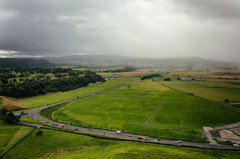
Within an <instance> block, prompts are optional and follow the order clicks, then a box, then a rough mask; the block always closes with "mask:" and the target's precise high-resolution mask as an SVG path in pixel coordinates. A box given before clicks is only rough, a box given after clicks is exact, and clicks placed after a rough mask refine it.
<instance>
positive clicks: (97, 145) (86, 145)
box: [3, 129, 240, 159]
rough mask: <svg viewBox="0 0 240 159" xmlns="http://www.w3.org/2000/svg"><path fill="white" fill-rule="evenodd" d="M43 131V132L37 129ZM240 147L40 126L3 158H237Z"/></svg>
mask: <svg viewBox="0 0 240 159" xmlns="http://www.w3.org/2000/svg"><path fill="white" fill-rule="evenodd" d="M38 131H42V132H43V135H42V136H36V132H38ZM239 155H240V152H239V151H220V152H217V151H216V150H206V149H195V148H184V147H179V146H165V145H157V144H149V143H141V142H131V141H116V140H110V139H100V138H95V137H89V136H85V135H79V134H71V133H65V132H59V131H53V130H46V129H38V130H35V131H34V132H32V133H31V134H30V135H29V136H28V137H27V138H25V139H24V140H23V141H22V142H20V143H19V144H18V145H17V146H16V147H14V148H13V149H12V150H11V151H10V152H9V153H7V154H6V155H5V156H4V157H3V158H6V159H7V158H16V157H17V158H57V159H61V158H64V159H65V158H66V159H67V158H98V159H101V158H104V159H105V158H124V159H125V158H126V159H128V158H129V159H130V158H131V159H135V158H174V159H175V158H176V159H178V158H179V159H180V158H199V159H202V158H208V159H212V158H232V159H235V158H238V157H239Z"/></svg>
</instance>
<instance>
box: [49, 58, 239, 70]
mask: <svg viewBox="0 0 240 159" xmlns="http://www.w3.org/2000/svg"><path fill="white" fill-rule="evenodd" d="M45 59H47V60H49V61H50V62H52V63H54V64H56V65H76V66H77V65H84V66H90V67H99V66H102V67H104V66H105V67H107V66H108V67H116V66H118V67H125V66H132V67H137V68H217V67H233V66H236V65H237V64H234V63H227V62H221V61H215V60H209V59H203V58H198V57H189V58H165V59H156V58H128V57H122V56H115V55H73V56H64V57H47V58H45Z"/></svg>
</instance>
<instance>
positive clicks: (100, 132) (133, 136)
mask: <svg viewBox="0 0 240 159" xmlns="http://www.w3.org/2000/svg"><path fill="white" fill-rule="evenodd" d="M138 81H139V79H138V80H136V81H133V82H131V83H127V84H124V85H120V86H117V87H113V88H109V89H106V90H102V91H98V92H95V93H91V94H88V95H84V96H80V97H77V98H72V99H69V100H66V101H63V102H59V103H56V104H52V105H49V106H41V107H38V109H34V110H32V111H29V112H28V115H24V116H23V117H27V118H32V119H35V120H38V121H41V122H44V123H47V124H49V125H50V126H53V127H56V128H60V127H61V125H62V123H59V122H56V121H51V120H48V119H45V118H42V117H41V116H39V115H38V112H40V111H41V110H43V109H46V108H49V107H53V106H56V105H59V104H62V103H66V102H70V101H73V100H77V99H80V98H85V97H87V96H90V95H95V94H98V93H101V92H105V91H109V90H112V89H116V88H119V87H122V86H125V85H129V84H132V83H135V82H138ZM165 100H166V98H164V100H163V101H162V102H161V104H160V105H159V106H158V107H157V108H156V110H155V111H154V112H153V113H152V114H151V116H150V117H149V118H148V119H147V121H146V122H145V123H144V124H146V126H150V125H147V122H148V121H149V120H150V118H151V117H152V116H153V115H154V113H155V112H156V111H157V110H158V108H159V107H160V106H161V105H162V103H163V102H164V101H165ZM29 120H30V119H29ZM19 124H23V125H28V126H34V127H39V128H40V127H46V126H42V125H40V124H30V123H23V122H19ZM64 129H69V130H75V131H74V132H75V133H81V132H84V133H88V134H97V135H103V136H109V137H117V138H121V139H125V140H130V141H139V140H141V141H142V142H150V143H159V144H166V145H177V146H185V147H195V148H205V149H220V150H225V149H228V150H240V148H235V147H233V146H232V145H219V144H216V145H210V144H209V143H198V142H187V141H183V142H182V143H174V140H167V139H160V140H158V139H156V138H149V139H148V140H143V139H138V138H139V137H146V136H143V135H137V134H129V133H121V134H117V132H116V131H111V130H102V129H95V128H91V130H90V129H89V128H85V127H80V126H75V125H69V126H67V125H66V124H65V127H64ZM130 136H131V137H130ZM175 141H177V140H175Z"/></svg>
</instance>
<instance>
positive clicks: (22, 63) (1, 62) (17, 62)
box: [0, 58, 55, 69]
mask: <svg viewBox="0 0 240 159" xmlns="http://www.w3.org/2000/svg"><path fill="white" fill-rule="evenodd" d="M13 67H14V68H31V67H41V68H43V67H55V65H54V64H52V63H50V62H49V61H48V60H46V59H32V58H0V68H2V69H3V68H13Z"/></svg>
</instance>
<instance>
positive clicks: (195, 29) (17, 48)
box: [0, 0, 240, 62]
mask: <svg viewBox="0 0 240 159" xmlns="http://www.w3.org/2000/svg"><path fill="white" fill-rule="evenodd" d="M239 50H240V1H239V0H0V57H44V56H67V55H96V54H110V55H120V56H129V57H141V58H143V57H148V58H179V57H201V58H206V59H213V60H220V61H229V62H238V61H239V59H240V52H239Z"/></svg>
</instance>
